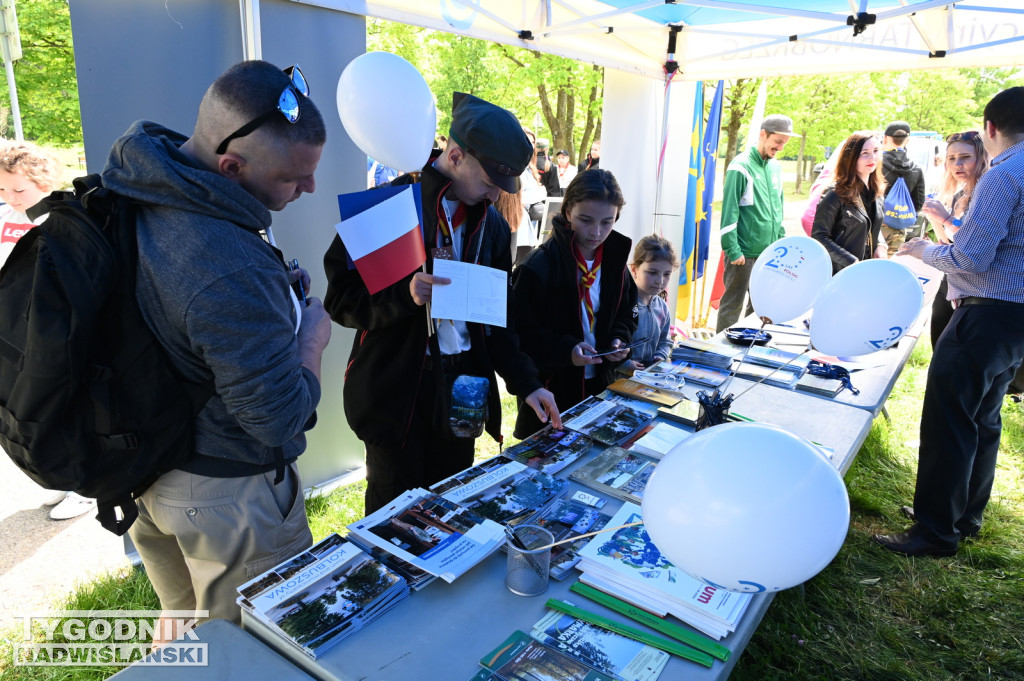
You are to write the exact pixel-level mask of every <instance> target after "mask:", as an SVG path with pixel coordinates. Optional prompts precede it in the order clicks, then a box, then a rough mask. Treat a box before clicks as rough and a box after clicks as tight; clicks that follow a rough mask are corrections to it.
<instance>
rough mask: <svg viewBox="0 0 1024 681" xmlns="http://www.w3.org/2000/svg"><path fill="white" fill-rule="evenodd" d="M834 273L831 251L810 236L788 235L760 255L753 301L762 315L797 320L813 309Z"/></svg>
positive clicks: (752, 286)
mask: <svg viewBox="0 0 1024 681" xmlns="http://www.w3.org/2000/svg"><path fill="white" fill-rule="evenodd" d="M831 276H832V260H831V259H830V258H829V255H828V251H826V250H825V247H824V246H822V245H821V244H820V243H818V242H817V241H815V240H814V239H812V238H811V237H809V236H787V237H783V238H782V239H779V240H778V241H776V242H774V243H772V244H771V245H770V246H768V248H766V249H765V250H764V252H763V253H761V255H760V256H758V258H757V261H756V262H755V263H754V267H753V269H752V270H751V272H750V303H751V304H752V305H753V306H754V312H756V313H757V316H758V317H767V318H769V319H771V320H772V321H774V322H784V321H788V320H790V319H795V318H797V317H799V316H800V315H802V314H803V313H804V312H807V310H809V309H811V306H812V305H813V304H814V299H815V298H817V297H818V294H819V293H820V292H821V289H822V288H823V287H824V286H825V284H826V283H828V280H829V278H830V277H831Z"/></svg>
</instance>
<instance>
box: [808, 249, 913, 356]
mask: <svg viewBox="0 0 1024 681" xmlns="http://www.w3.org/2000/svg"><path fill="white" fill-rule="evenodd" d="M923 303H924V290H923V289H922V288H921V282H920V281H919V280H918V278H917V275H916V274H914V273H913V272H912V271H911V270H910V269H909V268H908V267H907V266H906V265H902V264H900V263H898V262H895V261H892V260H863V261H861V262H858V263H855V264H853V265H851V266H850V267H847V268H845V269H842V270H840V271H839V273H838V274H836V276H834V277H832V280H831V281H830V282H829V283H828V284H826V286H825V288H824V289H823V290H822V292H821V294H820V295H819V296H818V299H817V301H815V303H814V315H813V317H812V318H811V345H813V346H814V348H815V349H816V350H818V351H819V352H823V353H825V354H827V355H837V356H850V355H864V354H867V353H869V352H875V351H877V350H884V349H885V348H887V347H889V346H890V345H893V344H895V343H896V342H897V341H899V339H900V338H902V337H903V336H904V334H906V332H907V329H908V328H910V326H911V324H913V323H914V320H915V319H917V316H918V314H920V312H921V305H922V304H923Z"/></svg>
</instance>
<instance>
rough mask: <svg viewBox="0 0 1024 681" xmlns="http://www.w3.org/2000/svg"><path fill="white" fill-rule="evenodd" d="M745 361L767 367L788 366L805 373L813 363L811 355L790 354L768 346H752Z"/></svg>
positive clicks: (802, 353)
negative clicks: (811, 362)
mask: <svg viewBox="0 0 1024 681" xmlns="http://www.w3.org/2000/svg"><path fill="white" fill-rule="evenodd" d="M743 361H744V362H750V363H752V364H760V365H762V366H766V367H781V366H786V367H789V368H792V369H797V370H799V371H800V372H803V370H805V369H806V368H807V365H808V364H809V363H810V361H811V353H808V352H788V351H786V350H779V349H778V348H771V347H768V346H766V345H751V346H750V349H749V350H748V351H747V354H746V357H744V359H743Z"/></svg>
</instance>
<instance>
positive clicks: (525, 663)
mask: <svg viewBox="0 0 1024 681" xmlns="http://www.w3.org/2000/svg"><path fill="white" fill-rule="evenodd" d="M480 665H481V666H482V667H484V668H485V669H489V670H491V671H493V672H494V673H495V674H497V675H498V676H499V677H500V678H502V679H510V680H517V679H551V680H552V681H556V680H557V681H615V677H613V676H610V675H608V674H605V673H603V672H600V671H598V670H596V669H594V668H593V667H591V666H590V665H587V664H585V663H583V662H580V661H579V660H577V659H576V658H574V657H570V656H569V655H566V654H565V653H563V652H560V651H558V650H556V649H554V648H552V647H551V646H547V645H544V644H543V643H540V642H539V641H535V640H534V639H533V638H531V637H530V635H529V634H526V633H524V632H522V631H515V632H513V633H512V635H511V636H509V637H508V638H507V639H505V640H504V641H503V642H502V643H501V645H499V646H498V647H497V648H495V649H494V650H492V651H491V652H490V653H488V654H487V655H486V656H484V657H483V658H482V659H481V660H480Z"/></svg>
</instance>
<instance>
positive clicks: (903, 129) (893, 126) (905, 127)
mask: <svg viewBox="0 0 1024 681" xmlns="http://www.w3.org/2000/svg"><path fill="white" fill-rule="evenodd" d="M909 134H910V123H907V122H906V121H893V122H892V123H890V124H889V127H887V128H886V129H885V136H886V137H906V136H907V135H909Z"/></svg>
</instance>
